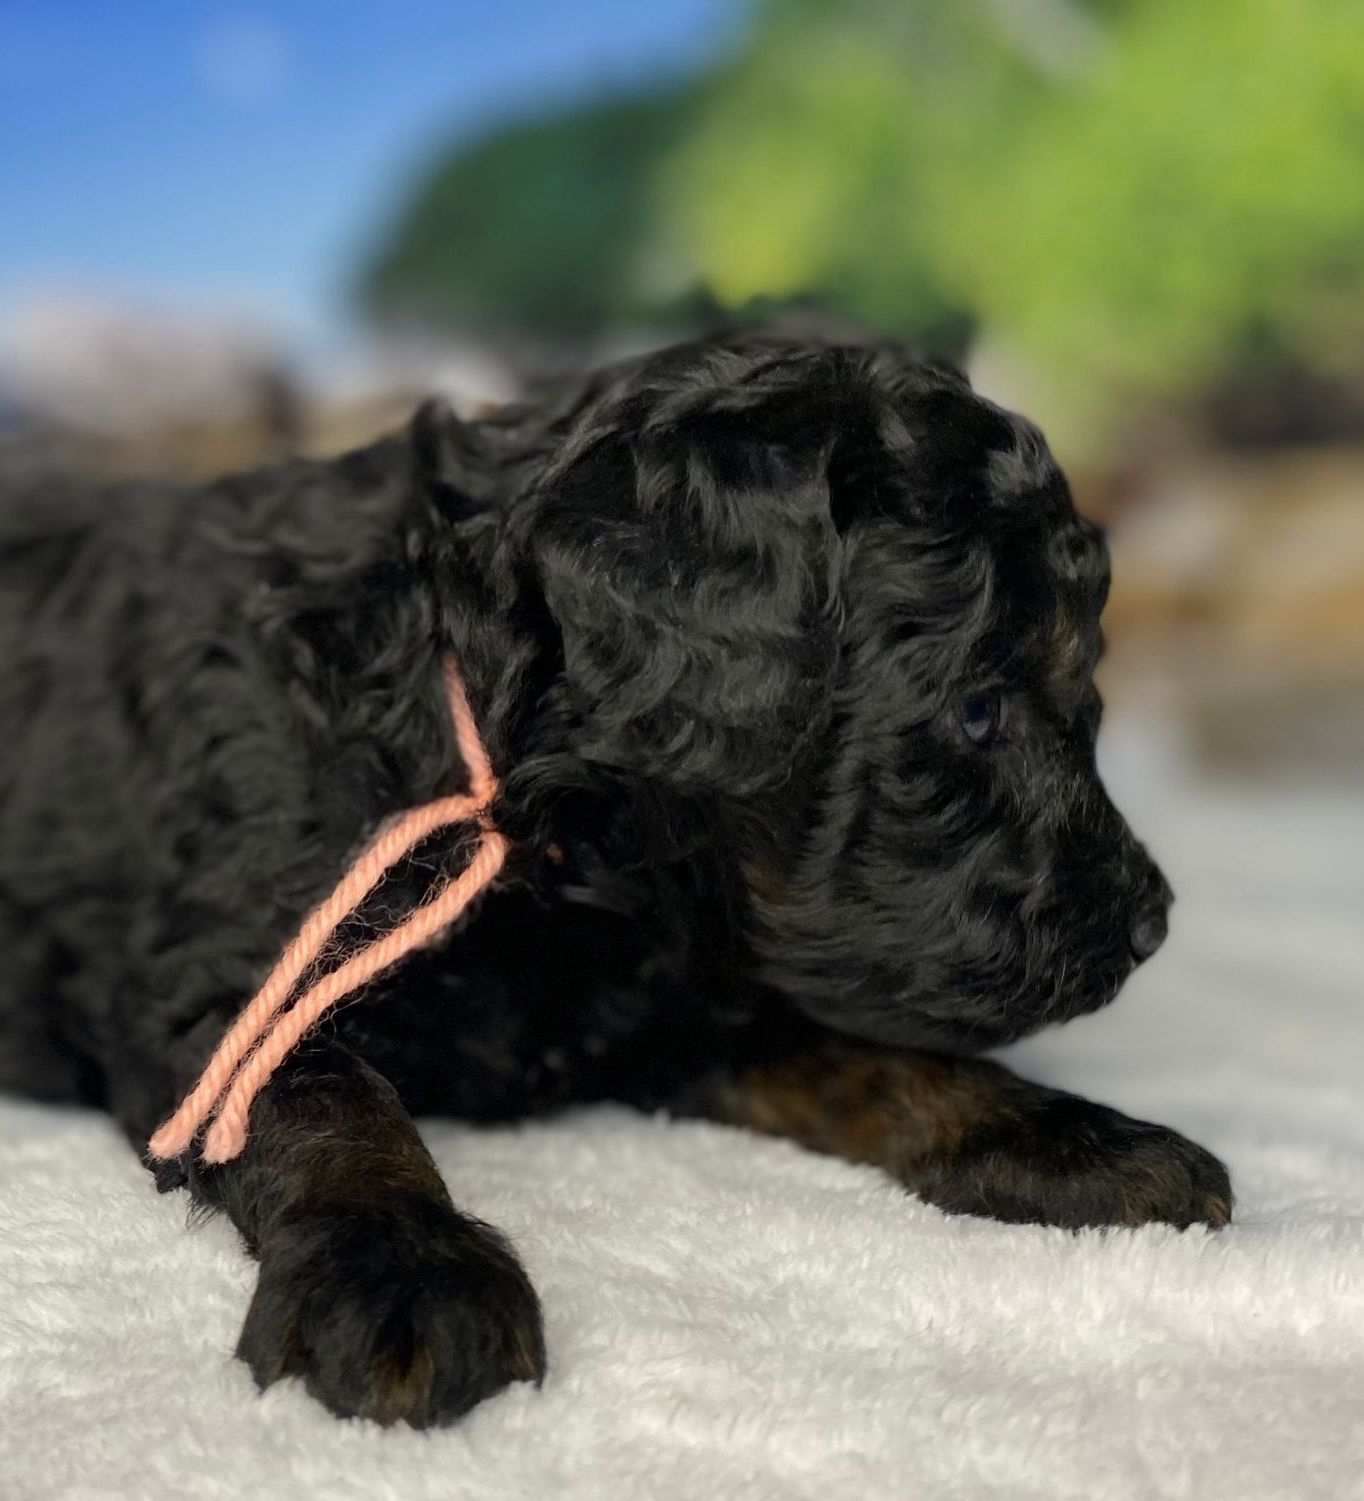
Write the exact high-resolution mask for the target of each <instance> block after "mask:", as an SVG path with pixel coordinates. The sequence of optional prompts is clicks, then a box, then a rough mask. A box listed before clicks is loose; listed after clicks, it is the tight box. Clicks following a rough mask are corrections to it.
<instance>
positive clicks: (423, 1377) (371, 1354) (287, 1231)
mask: <svg viewBox="0 0 1364 1501" xmlns="http://www.w3.org/2000/svg"><path fill="white" fill-rule="evenodd" d="M237 1356H238V1358H239V1359H241V1360H243V1361H245V1362H246V1364H247V1365H248V1366H249V1367H250V1369H251V1373H252V1375H253V1376H254V1377H255V1378H256V1384H257V1385H258V1386H260V1387H261V1388H264V1387H267V1386H269V1385H271V1384H272V1383H273V1382H275V1381H279V1380H281V1379H282V1378H284V1377H286V1376H297V1377H299V1378H301V1379H302V1380H303V1382H304V1384H305V1385H306V1387H307V1389H308V1390H309V1391H310V1392H311V1393H312V1395H313V1396H314V1397H316V1398H317V1399H318V1401H320V1402H321V1403H323V1405H324V1406H326V1407H328V1408H330V1409H331V1411H332V1412H334V1413H337V1414H339V1415H340V1416H342V1417H362V1418H370V1419H373V1420H374V1421H375V1422H378V1423H383V1424H390V1423H395V1422H399V1421H402V1422H406V1423H409V1424H411V1425H412V1427H414V1428H428V1427H435V1426H439V1425H441V1424H445V1423H451V1422H453V1421H454V1420H455V1419H456V1418H458V1417H460V1416H461V1415H462V1414H463V1413H465V1412H467V1411H468V1410H469V1409H470V1408H471V1407H473V1406H475V1405H476V1404H477V1403H479V1402H481V1401H482V1400H483V1399H484V1398H485V1397H488V1396H491V1395H492V1394H493V1393H494V1392H497V1391H500V1390H501V1388H502V1387H504V1386H506V1385H507V1384H508V1383H509V1382H512V1381H535V1382H538V1381H539V1380H540V1379H541V1377H542V1376H543V1375H544V1370H545V1349H544V1336H543V1333H542V1329H541V1322H540V1304H539V1300H538V1299H537V1298H536V1295H535V1290H534V1288H533V1287H532V1286H531V1284H530V1280H529V1279H528V1278H527V1276H526V1274H525V1272H524V1271H523V1270H522V1268H521V1265H520V1263H519V1262H518V1261H517V1259H516V1257H515V1255H514V1254H513V1253H512V1251H511V1250H510V1248H509V1247H508V1246H507V1245H506V1243H505V1242H504V1241H503V1240H502V1238H501V1236H499V1235H498V1234H497V1232H496V1231H494V1230H492V1229H490V1228H489V1227H488V1226H486V1225H483V1224H480V1223H479V1222H478V1221H476V1220H470V1219H468V1218H465V1217H463V1216H460V1215H458V1214H456V1213H455V1212H454V1211H453V1210H449V1209H444V1208H441V1207H440V1206H435V1205H428V1204H423V1205H420V1206H415V1207H414V1208H412V1209H408V1208H406V1207H404V1208H401V1209H385V1210H380V1209H376V1208H372V1207H366V1208H364V1209H363V1210H357V1211H352V1212H345V1211H333V1212H330V1213H328V1214H327V1215H325V1216H321V1217H317V1218H310V1219H308V1220H307V1221H306V1222H303V1223H299V1224H295V1225H291V1226H288V1227H284V1228H282V1229H280V1230H279V1231H278V1232H277V1233H276V1234H275V1235H274V1236H272V1237H271V1240H270V1242H269V1244H268V1245H267V1246H266V1247H265V1248H263V1254H262V1257H261V1269H260V1277H259V1280H258V1282H257V1285H256V1292H255V1296H254V1297H253V1298H252V1301H251V1307H250V1309H249V1311H248V1313H247V1316H246V1322H245V1324H244V1325H243V1327H242V1333H241V1339H240V1340H239V1342H238V1345H237Z"/></svg>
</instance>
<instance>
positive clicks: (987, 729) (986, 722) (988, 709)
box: [957, 688, 1004, 746]
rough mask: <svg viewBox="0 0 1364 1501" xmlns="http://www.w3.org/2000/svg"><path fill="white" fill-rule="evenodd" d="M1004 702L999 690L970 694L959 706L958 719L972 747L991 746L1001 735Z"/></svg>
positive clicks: (992, 689)
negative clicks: (1000, 725)
mask: <svg viewBox="0 0 1364 1501" xmlns="http://www.w3.org/2000/svg"><path fill="white" fill-rule="evenodd" d="M1003 712H1004V702H1003V700H1002V699H1001V697H1000V695H999V691H998V689H994V688H991V689H988V690H986V691H984V692H981V693H968V694H967V695H966V697H965V698H963V699H962V700H961V702H960V703H959V704H958V705H957V718H958V719H959V720H960V721H961V727H962V730H963V732H964V733H965V735H966V738H967V739H968V740H969V741H970V742H971V744H972V745H981V746H984V745H989V744H990V742H991V741H992V740H994V738H995V737H996V736H997V735H998V734H999V722H1000V718H1001V716H1002V715H1003Z"/></svg>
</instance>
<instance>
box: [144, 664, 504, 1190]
mask: <svg viewBox="0 0 1364 1501" xmlns="http://www.w3.org/2000/svg"><path fill="white" fill-rule="evenodd" d="M443 673H444V680H445V693H446V698H447V700H448V703H449V708H450V717H451V719H452V721H453V722H454V727H455V739H456V742H457V743H458V746H459V753H460V755H461V757H462V758H463V760H464V765H465V767H466V769H467V772H468V777H469V791H468V792H467V793H465V794H462V795H460V796H458V797H442V798H437V799H436V800H435V801H434V802H430V803H423V804H422V805H421V807H418V808H413V809H411V810H409V811H408V812H407V813H404V814H403V815H402V816H401V817H400V818H399V819H398V820H397V821H396V822H395V823H393V824H391V825H390V826H389V827H388V828H387V829H385V830H384V831H383V832H382V833H381V834H379V835H378V836H377V837H376V838H375V839H374V840H373V841H372V842H371V843H370V844H369V846H368V847H367V848H366V849H365V850H364V851H363V852H362V853H361V854H360V856H359V857H358V858H357V859H356V860H355V861H354V863H353V864H352V865H351V866H350V868H349V869H348V870H347V871H346V873H345V875H343V876H342V878H341V880H340V881H339V882H338V883H337V885H336V888H335V890H334V891H333V892H332V893H331V895H330V896H329V897H327V899H326V900H325V901H324V902H323V903H322V904H321V906H319V907H317V908H315V909H314V910H313V912H312V913H311V914H310V915H309V916H308V918H307V919H306V920H305V921H304V923H303V926H302V927H301V928H300V929H299V931H298V933H297V934H296V936H295V937H294V938H293V939H292V940H291V941H290V943H289V945H288V947H287V948H286V949H285V950H284V953H283V954H282V955H281V956H280V959H279V962H278V963H277V964H276V965H275V967H274V969H273V970H272V971H271V972H270V975H269V977H268V978H267V979H266V981H265V984H264V985H262V986H261V988H260V990H259V991H257V993H256V995H255V997H254V998H253V999H252V1001H251V1003H250V1004H249V1005H248V1006H247V1007H246V1009H245V1010H244V1011H243V1012H242V1014H241V1015H240V1016H239V1017H238V1018H237V1020H236V1021H235V1022H234V1023H233V1024H232V1027H231V1028H230V1029H229V1031H228V1033H227V1035H226V1036H225V1037H224V1038H223V1040H222V1041H221V1042H220V1043H219V1044H218V1048H217V1051H216V1052H215V1053H214V1054H213V1056H212V1058H210V1059H209V1061H208V1064H207V1066H206V1067H205V1069H204V1071H203V1073H202V1074H201V1075H200V1076H199V1082H198V1083H197V1084H196V1085H195V1086H194V1088H193V1089H192V1090H190V1092H189V1094H187V1095H186V1096H185V1098H184V1100H183V1102H182V1103H181V1105H180V1107H179V1109H178V1110H176V1112H175V1114H174V1115H172V1116H171V1117H170V1119H169V1120H168V1121H166V1123H165V1124H164V1125H163V1126H162V1127H161V1128H160V1129H159V1130H158V1131H157V1132H156V1134H155V1135H154V1136H153V1137H152V1139H151V1141H150V1142H149V1143H148V1144H147V1149H148V1151H149V1153H150V1154H151V1156H152V1157H155V1158H159V1159H163V1160H164V1159H166V1158H170V1157H178V1156H180V1155H181V1153H183V1152H186V1151H188V1150H189V1148H190V1146H191V1145H192V1144H193V1142H194V1138H195V1137H196V1135H197V1134H198V1132H199V1130H200V1128H201V1127H202V1126H203V1125H204V1123H205V1122H206V1121H208V1119H209V1118H210V1117H211V1116H213V1115H214V1114H215V1112H216V1117H217V1118H216V1119H215V1120H214V1121H213V1124H212V1125H211V1126H210V1127H209V1130H208V1133H207V1135H206V1136H205V1138H204V1144H203V1153H202V1155H203V1159H204V1161H205V1162H214V1163H218V1162H230V1161H231V1160H232V1158H234V1157H236V1156H237V1155H238V1154H239V1153H240V1152H241V1150H242V1148H243V1147H244V1146H245V1145H246V1136H247V1120H248V1117H249V1114H250V1110H251V1102H252V1101H253V1100H254V1099H255V1098H256V1096H257V1095H258V1094H259V1093H260V1091H261V1090H262V1089H263V1088H264V1087H265V1085H266V1083H267V1082H268V1080H269V1078H270V1076H271V1074H273V1073H274V1071H275V1070H276V1069H277V1068H278V1067H279V1065H280V1064H281V1063H282V1062H283V1061H284V1059H285V1058H286V1057H288V1055H289V1054H290V1053H291V1052H292V1051H293V1050H294V1048H296V1047H297V1046H298V1044H299V1042H300V1041H301V1040H302V1039H303V1037H304V1036H305V1035H306V1034H307V1032H308V1031H309V1030H311V1028H312V1027H313V1026H315V1025H316V1023H317V1022H318V1020H319V1019H320V1018H321V1017H322V1016H323V1015H325V1013H326V1012H327V1011H329V1010H330V1009H331V1007H333V1006H334V1005H335V1004H336V1003H337V1002H338V1001H340V1000H342V999H344V998H345V997H346V996H348V995H350V994H351V992H352V991H355V990H358V989H359V988H360V986H362V985H364V984H365V983H366V982H367V981H369V980H372V979H373V978H374V977H375V976H376V975H378V974H380V973H381V972H382V971H383V970H386V969H389V968H390V967H391V966H393V965H394V964H396V963H397V962H398V961H399V960H400V959H402V958H403V957H404V956H406V955H407V954H410V953H411V952H412V950H413V949H415V948H419V947H420V946H421V945H422V944H424V943H429V942H431V940H432V939H433V938H435V937H436V936H437V935H438V934H439V933H441V932H442V931H443V930H444V929H446V928H448V927H449V926H450V924H451V923H453V922H454V921H455V919H456V918H458V917H459V916H460V914H461V913H462V912H463V911H464V910H465V908H466V907H468V905H469V904H470V902H472V901H473V900H474V899H475V898H476V897H477V896H479V895H480V893H482V892H483V891H486V890H487V888H488V887H489V886H490V885H491V884H492V882H493V881H494V880H495V879H496V878H497V874H498V872H499V871H500V870H501V869H502V866H503V864H504V862H505V861H506V858H507V848H508V846H507V841H506V839H504V838H503V836H502V835H501V834H499V833H498V832H497V830H496V829H494V828H493V827H492V825H491V824H490V823H489V822H488V809H489V808H490V807H491V805H492V801H493V799H494V797H495V796H496V795H497V778H496V777H495V776H494V775H493V770H492V765H491V764H490V762H489V760H488V753H487V751H486V750H485V749H484V747H483V742H482V740H481V739H480V738H479V733H478V726H477V725H476V724H475V723H474V716H473V711H472V710H471V709H470V708H469V699H468V696H467V694H466V693H465V691H464V683H463V681H462V679H461V678H460V675H459V670H458V668H456V666H455V665H454V663H453V662H452V661H450V660H448V659H447V660H446V662H445V664H444V668H443ZM470 821H475V822H477V823H479V824H480V825H481V826H482V830H483V832H482V835H481V837H480V840H479V844H478V848H477V849H476V850H475V851H474V856H473V859H472V860H470V862H469V864H468V866H467V867H466V868H465V870H464V871H463V873H462V874H461V875H459V876H457V877H455V878H454V879H452V880H449V881H447V882H446V883H445V884H444V885H443V886H441V887H440V888H439V889H438V890H437V892H436V894H435V895H434V896H433V897H431V898H430V899H429V900H428V901H426V902H424V903H423V904H422V905H421V906H420V907H418V908H417V910H416V911H415V912H414V913H413V914H412V915H411V916H410V917H408V918H407V919H406V920H405V921H404V922H401V923H399V925H398V926H397V927H396V928H394V929H393V930H392V931H391V932H389V933H386V934H385V935H384V936H383V937H381V938H376V939H375V940H374V941H373V942H372V943H370V944H367V945H366V946H365V947H364V948H362V949H360V950H359V952H358V953H355V954H353V955H352V956H351V957H350V958H349V959H347V960H346V962H345V963H344V964H342V965H341V966H340V967H339V968H337V969H335V970H333V971H332V972H331V973H330V974H328V975H326V976H324V977H323V978H322V979H320V980H318V981H316V982H315V983H314V984H313V985H312V986H310V987H309V989H307V990H305V991H304V992H303V994H302V995H300V996H299V997H298V999H297V1000H296V1001H295V1002H294V1004H293V1005H292V1006H291V1007H290V1008H289V1009H288V1010H287V1011H284V1013H283V1015H280V1013H281V1011H282V1010H283V1008H284V1006H285V1004H286V1002H287V1001H288V999H289V997H290V995H292V994H293V991H294V987H295V986H296V985H297V984H298V982H299V980H300V979H301V978H302V976H303V975H304V973H305V972H306V971H307V970H308V968H309V967H310V966H311V965H312V964H313V963H314V962H315V961H316V959H317V958H318V956H319V955H320V954H321V953H322V951H323V949H324V948H325V947H326V945H327V942H328V940H329V939H330V938H331V937H332V935H333V934H334V933H335V932H336V930H337V928H338V927H339V926H340V925H341V924H342V923H343V922H344V921H345V920H346V918H348V917H350V916H351V915H352V914H353V913H354V912H355V911H356V909H357V908H358V907H359V906H360V903H361V902H363V901H364V899H365V898H366V897H367V896H368V895H369V893H370V892H371V891H373V890H374V888H375V887H376V886H377V885H378V884H379V882H380V880H382V879H383V876H384V875H385V873H386V872H387V871H389V870H391V869H392V868H393V866H395V865H397V864H398V862H399V861H400V860H402V859H403V858H404V856H406V855H408V854H409V853H410V852H411V851H412V850H413V849H414V848H415V847H416V846H417V845H418V844H420V843H421V841H422V840H423V839H425V838H426V837H427V836H428V835H430V834H433V833H434V832H435V831H436V830H437V829H443V828H446V827H448V826H449V825H451V824H456V823H467V822H470Z"/></svg>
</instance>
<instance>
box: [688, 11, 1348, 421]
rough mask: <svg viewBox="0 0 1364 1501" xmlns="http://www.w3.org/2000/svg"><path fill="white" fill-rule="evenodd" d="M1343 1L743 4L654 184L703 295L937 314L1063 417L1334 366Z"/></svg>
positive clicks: (1343, 205)
mask: <svg viewBox="0 0 1364 1501" xmlns="http://www.w3.org/2000/svg"><path fill="white" fill-rule="evenodd" d="M1360 19H1361V18H1360V11H1359V7H1358V4H1357V0H1317V3H1314V4H1312V5H1298V4H1294V3H1292V0H1144V3H1140V4H1137V3H1123V0H1089V3H1086V4H1081V3H1079V0H956V3H953V4H951V5H941V4H936V3H932V0H767V3H765V4H764V5H762V6H760V8H759V10H758V12H757V15H756V20H755V26H754V29H753V32H752V35H751V38H750V43H749V46H748V49H747V51H746V52H745V54H744V56H743V57H741V58H740V59H739V60H738V61H737V62H736V63H735V64H734V65H733V66H732V67H731V68H730V69H729V70H728V71H727V72H726V74H725V75H724V76H723V77H722V78H721V79H719V80H718V81H717V84H716V88H715V90H714V93H713V95H712V97H711V99H710V100H709V102H708V107H707V110H706V113H705V115H704V116H703V118H702V119H701V120H700V121H699V124H698V127H697V129H696V130H695V131H694V132H693V133H692V134H691V135H690V137H689V138H688V139H687V141H686V142H684V144H683V145H682V147H681V148H680V149H679V151H678V153H676V155H675V157H674V159H673V160H672V161H671V162H670V163H669V164H668V166H667V168H666V169H665V171H666V182H667V189H668V191H667V198H666V203H667V207H668V212H669V214H670V218H671V223H672V225H673V226H674V228H675V232H676V234H677V236H678V237H679V238H680V240H681V241H682V243H683V244H685V245H686V246H688V247H689V248H690V251H691V253H692V254H693V255H694V257H695V259H696V262H697V265H698V267H699V269H700V271H701V273H702V275H703V276H704V277H705V278H706V279H707V281H708V282H709V284H710V285H711V286H712V287H714V289H715V290H716V292H717V294H718V295H719V296H720V297H721V299H722V300H725V301H738V300H741V299H743V298H746V297H749V296H751V295H753V294H754V293H755V292H757V291H758V290H759V289H762V290H766V291H768V292H773V291H780V292H787V293H794V292H798V291H802V290H804V291H808V290H811V289H824V290H827V291H829V292H832V293H833V294H834V295H835V296H836V297H837V298H838V299H839V300H840V301H842V302H843V303H844V304H845V305H846V306H848V307H849V308H850V310H851V311H854V312H856V313H858V314H859V315H861V316H863V317H865V318H867V319H869V320H871V321H874V322H877V323H887V324H893V325H900V326H909V327H916V326H918V327H921V326H923V325H924V324H925V323H931V322H932V321H933V320H934V319H935V318H937V317H938V316H940V314H941V313H942V311H943V310H950V309H954V308H955V309H964V310H968V311H969V312H970V314H971V315H972V316H973V317H974V318H975V319H976V320H978V321H979V322H980V323H981V324H982V325H983V326H984V327H985V328H986V329H987V331H988V332H989V333H990V335H991V336H992V337H993V338H994V339H996V340H998V341H1000V342H1002V343H1004V344H1005V345H1007V346H1009V347H1011V348H1012V349H1014V350H1015V351H1018V352H1020V353H1021V354H1022V355H1023V356H1024V357H1025V358H1026V360H1027V361H1028V362H1029V363H1030V364H1031V365H1032V366H1033V368H1034V369H1035V370H1036V371H1037V372H1038V373H1039V375H1040V376H1041V378H1042V380H1043V382H1044V383H1046V381H1047V379H1048V377H1050V382H1051V384H1053V385H1054V386H1059V385H1060V384H1061V383H1064V384H1065V387H1066V395H1065V405H1066V406H1067V408H1068V414H1069V415H1070V416H1071V417H1072V419H1073V420H1074V421H1075V422H1076V423H1077V424H1078V423H1079V422H1080V421H1081V420H1084V421H1086V422H1088V421H1092V420H1093V419H1095V418H1096V417H1097V418H1100V419H1102V417H1104V416H1105V415H1110V416H1111V415H1112V413H1113V411H1114V410H1115V409H1116V408H1117V407H1118V406H1119V405H1120V404H1121V402H1122V400H1123V399H1124V398H1125V397H1126V396H1128V395H1130V394H1132V393H1134V392H1135V393H1138V394H1146V395H1183V394H1187V393H1189V392H1191V391H1193V390H1196V389H1199V388H1201V387H1203V386H1205V385H1206V384H1208V383H1209V382H1211V381H1213V380H1215V379H1216V378H1218V377H1219V376H1220V375H1221V374H1222V373H1223V372H1224V371H1225V370H1227V369H1228V368H1230V367H1233V366H1235V365H1238V364H1240V363H1242V362H1244V361H1246V360H1247V359H1258V360H1261V361H1265V360H1269V361H1271V362H1272V361H1274V360H1279V361H1283V362H1291V363H1292V365H1293V366H1295V367H1297V368H1301V369H1304V370H1308V371H1316V372H1318V373H1321V372H1330V371H1337V372H1338V371H1341V370H1344V369H1347V368H1350V367H1352V366H1353V365H1354V364H1356V363H1357V359H1358V353H1357V352H1358V349H1359V347H1360V342H1361V335H1364V256H1361V251H1364V168H1361V162H1364V44H1362V43H1361V33H1360V30H1359V23H1360Z"/></svg>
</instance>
